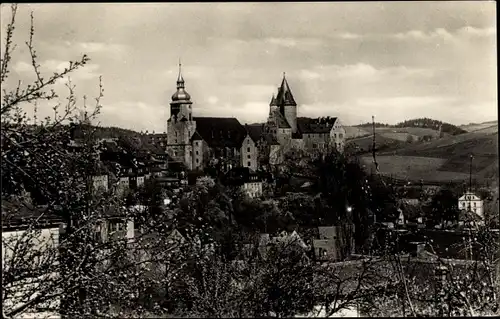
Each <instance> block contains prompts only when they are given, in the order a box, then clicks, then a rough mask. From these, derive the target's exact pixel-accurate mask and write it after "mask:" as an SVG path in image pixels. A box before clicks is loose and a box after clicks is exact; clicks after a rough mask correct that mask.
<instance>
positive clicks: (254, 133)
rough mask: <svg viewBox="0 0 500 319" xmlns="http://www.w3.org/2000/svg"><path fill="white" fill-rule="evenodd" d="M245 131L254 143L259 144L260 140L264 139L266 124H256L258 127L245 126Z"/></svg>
mask: <svg viewBox="0 0 500 319" xmlns="http://www.w3.org/2000/svg"><path fill="white" fill-rule="evenodd" d="M245 129H246V130H247V132H248V135H249V136H250V138H251V139H252V140H253V141H254V142H257V141H259V140H260V138H261V137H262V134H263V133H264V124H256V125H247V124H246V125H245Z"/></svg>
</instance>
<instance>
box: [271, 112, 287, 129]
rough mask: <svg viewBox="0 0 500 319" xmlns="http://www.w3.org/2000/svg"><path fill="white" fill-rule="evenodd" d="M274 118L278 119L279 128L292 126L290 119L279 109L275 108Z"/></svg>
mask: <svg viewBox="0 0 500 319" xmlns="http://www.w3.org/2000/svg"><path fill="white" fill-rule="evenodd" d="M273 113H274V118H275V119H276V124H277V125H278V128H291V126H290V124H289V123H288V121H287V120H286V119H285V117H284V116H283V114H281V112H280V111H279V110H274V111H273Z"/></svg>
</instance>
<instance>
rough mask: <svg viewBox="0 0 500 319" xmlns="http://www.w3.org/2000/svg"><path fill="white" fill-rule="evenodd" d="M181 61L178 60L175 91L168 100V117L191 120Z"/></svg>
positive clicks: (175, 119)
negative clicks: (169, 100)
mask: <svg viewBox="0 0 500 319" xmlns="http://www.w3.org/2000/svg"><path fill="white" fill-rule="evenodd" d="M181 67H182V65H181V63H180V62H179V76H178V77H177V91H176V92H175V93H174V94H173V95H172V102H170V118H171V119H172V120H173V121H174V122H177V121H180V120H182V118H183V117H184V118H186V120H188V121H192V110H191V104H193V102H191V96H190V95H189V93H188V92H186V90H185V88H184V78H183V77H182V70H181Z"/></svg>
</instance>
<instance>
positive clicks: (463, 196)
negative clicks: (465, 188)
mask: <svg viewBox="0 0 500 319" xmlns="http://www.w3.org/2000/svg"><path fill="white" fill-rule="evenodd" d="M465 196H470V197H471V199H470V200H472V201H474V200H481V198H480V197H479V196H477V195H476V194H474V193H472V192H467V193H465V194H464V195H462V196H460V198H459V199H458V200H459V201H465V200H466V198H465Z"/></svg>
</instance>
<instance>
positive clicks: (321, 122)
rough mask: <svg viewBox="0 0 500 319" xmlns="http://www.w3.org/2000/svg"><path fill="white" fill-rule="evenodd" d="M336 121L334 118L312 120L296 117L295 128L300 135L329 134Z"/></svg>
mask: <svg viewBox="0 0 500 319" xmlns="http://www.w3.org/2000/svg"><path fill="white" fill-rule="evenodd" d="M336 121H337V118H336V117H332V118H329V119H312V118H309V117H298V118H297V127H298V129H299V131H300V132H301V133H302V134H308V133H316V134H320V133H329V132H330V131H331V129H332V126H333V125H334V124H335V122H336Z"/></svg>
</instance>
